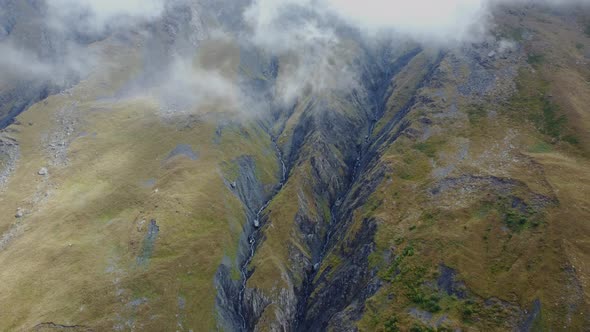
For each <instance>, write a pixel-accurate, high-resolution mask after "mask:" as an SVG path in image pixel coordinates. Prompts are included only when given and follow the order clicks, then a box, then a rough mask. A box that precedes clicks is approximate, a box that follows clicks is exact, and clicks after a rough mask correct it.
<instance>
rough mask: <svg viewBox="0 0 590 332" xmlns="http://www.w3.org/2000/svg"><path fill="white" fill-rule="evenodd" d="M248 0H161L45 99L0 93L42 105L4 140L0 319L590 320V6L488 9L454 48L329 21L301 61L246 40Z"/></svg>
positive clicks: (222, 324) (419, 326)
mask: <svg viewBox="0 0 590 332" xmlns="http://www.w3.org/2000/svg"><path fill="white" fill-rule="evenodd" d="M11 3H12V2H11ZM242 5H245V2H244V3H241V2H240V3H239V4H238V5H237V7H231V6H228V5H227V4H224V3H220V2H215V3H212V2H208V1H204V2H190V1H188V2H183V1H177V2H174V5H170V6H169V7H167V8H166V11H165V14H164V15H163V16H162V17H161V18H160V19H159V20H157V21H155V22H151V23H145V26H144V27H142V28H141V29H140V28H126V29H123V30H120V31H109V32H107V33H105V34H104V35H101V36H100V38H95V39H92V40H86V41H85V43H87V44H88V45H87V46H84V47H88V48H89V49H91V50H92V54H94V55H95V56H96V59H95V60H96V63H95V65H93V66H92V70H91V71H90V73H89V74H88V75H85V76H83V78H82V79H81V80H80V81H79V82H77V80H73V81H71V82H69V83H68V84H63V85H60V86H59V87H56V89H55V90H52V89H49V90H48V91H49V92H48V93H47V95H48V96H45V95H43V96H41V97H40V99H42V101H39V102H37V97H36V96H30V95H29V93H33V94H34V93H35V91H37V90H36V88H35V87H31V88H30V89H28V90H27V89H25V88H23V87H22V86H21V85H19V84H21V83H20V82H17V83H11V84H14V85H11V86H10V89H12V90H10V89H9V90H4V89H0V91H2V93H4V92H5V91H18V96H17V97H14V96H12V97H11V95H10V94H9V93H8V94H2V95H1V96H0V97H1V98H4V96H8V97H6V98H8V100H10V102H15V103H16V102H18V103H20V102H21V101H24V102H25V104H26V105H28V104H29V103H30V104H34V105H33V106H31V107H30V108H27V107H24V108H23V110H24V109H26V111H24V112H22V113H21V114H20V115H18V116H17V117H16V118H15V119H14V120H15V121H14V123H12V124H11V125H9V126H7V127H6V128H5V129H4V130H3V131H2V133H0V166H1V167H2V168H1V169H0V190H1V192H0V202H1V204H0V209H1V211H2V213H1V214H0V215H2V217H1V218H0V266H2V267H3V268H2V269H0V280H1V281H2V282H1V283H0V329H1V330H17V331H21V330H22V331H29V330H34V331H51V330H60V329H62V330H63V329H69V330H73V331H76V330H78V331H89V330H93V331H103V330H119V331H134V330H137V331H152V330H153V331H166V330H178V331H207V330H226V331H251V330H255V331H267V330H268V331H275V330H286V331H324V330H333V331H356V330H362V331H405V330H410V329H411V330H412V331H422V330H424V331H428V330H441V331H443V330H457V329H460V330H466V331H471V330H473V331H479V330H482V331H490V330H496V331H505V330H519V331H531V330H545V329H547V330H584V329H586V328H588V326H590V321H589V317H590V291H589V289H588V276H589V273H590V272H589V270H588V269H589V267H588V266H587V265H588V264H587V262H589V261H590V257H588V256H589V255H590V254H589V253H590V248H589V245H590V242H589V241H588V234H590V229H589V227H590V226H589V225H588V220H590V201H589V200H588V197H590V175H589V174H590V161H589V159H588V156H589V152H590V150H589V149H590V145H589V144H590V141H588V140H589V139H590V136H588V135H589V132H590V131H589V129H590V122H588V111H587V109H586V105H587V103H586V102H587V101H588V100H587V99H588V98H589V97H588V96H590V87H589V85H588V80H589V78H590V72H589V67H588V61H589V60H588V59H589V58H590V54H589V53H588V50H590V36H589V35H587V33H586V32H585V30H587V24H588V22H590V21H589V19H590V14H589V13H588V11H587V9H585V8H582V9H578V8H577V9H576V10H572V9H569V10H566V9H563V10H555V9H550V8H546V7H543V6H532V5H527V6H515V5H511V6H506V7H499V8H498V9H497V10H496V11H495V12H494V21H495V23H496V26H495V28H494V29H493V31H492V35H491V37H489V38H488V39H487V40H485V41H480V42H477V43H465V44H462V45H461V46H456V47H455V46H454V47H437V46H434V45H426V44H424V43H416V42H414V41H410V40H406V39H402V38H394V39H388V38H385V39H379V40H367V39H366V36H364V35H363V34H361V33H357V32H355V31H354V30H353V29H349V28H348V27H341V26H338V29H336V30H335V31H337V33H338V36H337V37H338V40H339V42H338V43H337V44H336V45H330V47H333V49H330V51H329V52H328V56H327V57H326V58H323V57H322V56H320V55H324V53H323V52H318V53H315V52H317V49H316V48H314V47H316V46H314V47H309V48H306V49H305V51H304V52H303V53H302V54H304V55H305V57H304V58H303V60H302V59H301V54H299V53H297V52H295V51H289V52H286V53H281V54H272V52H270V53H269V52H267V51H266V50H263V49H260V48H258V47H257V46H256V45H252V44H250V43H248V42H246V41H244V39H242V38H241V34H242V33H243V31H244V30H245V29H247V27H245V26H244V22H242V21H241V19H239V18H237V17H239V14H237V13H241V11H242V9H241V7H240V6H242ZM4 8H8V7H4ZM294 16H297V15H294ZM4 29H5V30H6V28H4ZM220 30H223V32H220ZM146 31H147V32H146ZM7 32H8V31H7ZM10 38H17V36H12V37H10ZM322 46H323V45H322ZM178 58H183V59H184V58H188V59H189V60H190V61H185V62H183V61H177V60H178ZM113 59H115V61H113ZM187 63H188V64H187ZM301 63H305V64H306V65H308V66H310V68H311V70H309V71H307V72H304V75H309V76H310V77H311V78H312V79H311V81H312V83H313V84H311V83H309V81H306V80H305V79H304V78H306V77H305V76H302V73H301V72H300V71H298V69H299V67H298V66H300V65H301ZM184 71H187V72H189V75H195V76H200V77H203V79H200V80H197V81H192V80H190V77H189V79H187V77H186V75H182V73H183V72H184ZM350 73H357V74H358V75H349V74H350ZM299 79H301V80H302V81H303V82H301V84H299V83H300V82H297V80H299ZM185 80H186V81H185ZM178 81H181V82H180V83H179V82H178ZM187 81H188V83H187ZM202 82H204V83H202ZM226 82H232V84H231V85H229V84H226ZM181 83H182V84H181ZM286 83H293V85H289V84H286ZM39 84H40V85H42V86H43V85H44V83H39ZM285 84H286V85H285ZM70 85H72V87H70V88H68V86H70ZM187 86H188V88H187ZM217 86H221V89H225V90H228V91H225V92H228V93H227V94H216V91H217V90H219V89H214V88H213V87H217ZM234 86H239V92H235V91H233V87H234ZM294 86H296V88H297V89H293V91H295V94H296V95H295V97H294V98H291V99H288V100H287V101H285V98H284V94H283V93H282V92H284V91H283V90H282V89H285V88H286V89H287V90H289V89H288V88H292V87H294ZM45 87H47V86H45ZM0 88H1V87H0ZM59 90H63V92H61V93H56V92H57V91H59ZM202 91H204V92H202ZM289 91H291V90H289ZM50 94H53V95H50ZM236 95H237V96H239V97H235V96H236ZM234 97H235V98H234ZM237 98H240V100H238V101H236V100H235V99H237ZM5 105H9V104H6V103H3V106H2V107H3V108H2V110H4V109H5V108H4V106H5ZM236 105H237V106H236ZM20 111H21V110H19V111H18V112H20ZM18 112H17V113H18ZM13 113H14V112H13ZM2 114H4V113H2ZM12 119H13V118H12V117H11V116H9V117H5V118H3V120H2V121H3V122H6V123H9V122H11V121H12Z"/></svg>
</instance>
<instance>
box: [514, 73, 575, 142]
mask: <svg viewBox="0 0 590 332" xmlns="http://www.w3.org/2000/svg"><path fill="white" fill-rule="evenodd" d="M516 84H517V89H518V93H516V94H515V95H514V96H513V97H512V98H511V99H510V101H509V103H508V107H507V108H506V109H505V111H507V112H508V115H509V116H510V117H512V118H513V119H515V120H517V121H529V122H532V123H533V124H534V125H535V127H536V128H537V130H538V131H539V132H540V133H541V134H544V135H546V136H547V137H548V138H550V139H551V141H552V142H554V143H555V142H557V141H565V142H568V143H570V144H577V142H578V139H577V137H576V136H575V135H573V134H572V133H570V132H571V131H570V130H569V129H568V128H567V117H566V116H565V115H564V114H563V112H562V111H561V110H560V108H559V105H557V104H556V103H555V102H553V100H552V98H551V97H550V96H549V93H548V92H549V83H548V82H547V81H546V80H544V79H542V78H541V77H539V75H537V74H534V73H530V72H527V71H521V73H520V75H519V78H518V79H517V81H516ZM539 147H541V146H539ZM541 148H542V147H541Z"/></svg>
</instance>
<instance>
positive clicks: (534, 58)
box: [527, 54, 545, 67]
mask: <svg viewBox="0 0 590 332" xmlns="http://www.w3.org/2000/svg"><path fill="white" fill-rule="evenodd" d="M527 62H528V63H529V65H531V66H533V67H538V66H540V65H542V64H543V63H545V56H544V55H543V54H529V56H528V57H527Z"/></svg>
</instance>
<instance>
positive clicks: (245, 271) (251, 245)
mask: <svg viewBox="0 0 590 332" xmlns="http://www.w3.org/2000/svg"><path fill="white" fill-rule="evenodd" d="M271 140H272V144H273V147H274V149H275V153H276V155H277V159H278V160H279V162H280V165H281V180H280V182H279V184H278V186H277V188H276V190H275V192H274V194H273V195H271V197H270V198H269V199H268V200H267V201H266V202H265V203H264V204H263V205H262V206H261V207H260V208H259V209H258V212H257V213H256V216H255V218H254V231H253V232H252V233H251V234H250V235H249V236H248V256H247V257H246V260H245V261H244V262H243V264H242V266H241V267H240V275H241V277H242V278H241V284H240V289H239V292H238V316H239V317H240V320H241V321H242V328H243V330H244V331H248V317H246V313H245V312H244V311H245V310H244V306H245V303H244V294H245V292H246V287H247V284H248V278H249V274H250V271H249V268H248V267H249V265H250V263H251V262H252V259H253V258H254V255H255V253H256V247H257V245H258V242H257V239H258V238H259V235H260V226H261V224H260V221H261V217H262V213H263V212H264V210H266V208H267V207H268V206H269V205H270V203H271V202H272V200H273V199H274V198H275V196H276V195H277V194H278V193H279V192H280V191H281V189H282V188H283V186H284V185H285V182H286V181H287V165H286V164H285V161H284V159H283V152H282V151H281V149H280V147H279V145H278V144H277V138H276V137H272V136H271Z"/></svg>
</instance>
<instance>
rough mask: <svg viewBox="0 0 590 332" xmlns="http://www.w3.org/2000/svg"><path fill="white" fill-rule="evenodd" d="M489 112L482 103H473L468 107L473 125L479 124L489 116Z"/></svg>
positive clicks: (468, 113) (468, 114)
mask: <svg viewBox="0 0 590 332" xmlns="http://www.w3.org/2000/svg"><path fill="white" fill-rule="evenodd" d="M487 115H488V113H487V112H486V110H485V108H484V107H483V105H481V104H473V105H470V106H469V107H467V116H468V117H469V122H470V123H471V124H472V125H475V124H478V123H480V122H481V120H483V119H485V118H486V117H487Z"/></svg>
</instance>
